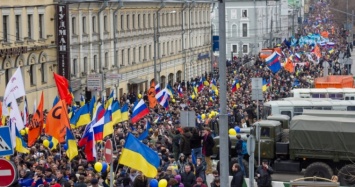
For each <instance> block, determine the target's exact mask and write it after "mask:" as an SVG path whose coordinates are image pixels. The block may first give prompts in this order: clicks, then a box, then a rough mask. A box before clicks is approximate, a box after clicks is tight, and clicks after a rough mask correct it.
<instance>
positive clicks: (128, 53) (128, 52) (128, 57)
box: [127, 49, 131, 64]
mask: <svg viewBox="0 0 355 187" xmlns="http://www.w3.org/2000/svg"><path fill="white" fill-rule="evenodd" d="M127 63H128V64H131V49H127Z"/></svg>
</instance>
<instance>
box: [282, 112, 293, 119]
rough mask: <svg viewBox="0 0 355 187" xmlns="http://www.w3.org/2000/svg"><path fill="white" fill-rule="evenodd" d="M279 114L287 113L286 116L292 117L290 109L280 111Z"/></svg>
mask: <svg viewBox="0 0 355 187" xmlns="http://www.w3.org/2000/svg"><path fill="white" fill-rule="evenodd" d="M281 114H282V115H288V117H290V119H292V115H291V111H281Z"/></svg>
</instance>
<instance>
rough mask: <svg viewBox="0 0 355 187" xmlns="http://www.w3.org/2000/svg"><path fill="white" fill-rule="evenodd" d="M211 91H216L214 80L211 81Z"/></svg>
mask: <svg viewBox="0 0 355 187" xmlns="http://www.w3.org/2000/svg"><path fill="white" fill-rule="evenodd" d="M211 89H212V90H213V91H216V90H217V83H216V80H215V79H212V81H211Z"/></svg>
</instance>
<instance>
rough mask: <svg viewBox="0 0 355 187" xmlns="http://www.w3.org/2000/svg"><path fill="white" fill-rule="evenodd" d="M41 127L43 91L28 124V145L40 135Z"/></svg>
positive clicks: (32, 143) (34, 141)
mask: <svg viewBox="0 0 355 187" xmlns="http://www.w3.org/2000/svg"><path fill="white" fill-rule="evenodd" d="M42 129H43V91H42V94H41V99H40V102H39V104H38V107H37V110H36V112H35V113H34V114H33V117H32V120H31V121H30V122H29V125H28V146H29V147H31V146H32V145H34V144H35V143H36V141H37V138H38V137H39V136H40V135H41V132H42Z"/></svg>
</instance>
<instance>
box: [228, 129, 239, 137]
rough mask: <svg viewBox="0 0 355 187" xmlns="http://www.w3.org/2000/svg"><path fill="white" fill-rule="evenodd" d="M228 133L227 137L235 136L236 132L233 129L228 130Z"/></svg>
mask: <svg viewBox="0 0 355 187" xmlns="http://www.w3.org/2000/svg"><path fill="white" fill-rule="evenodd" d="M228 133H229V135H234V136H235V135H237V131H235V129H229V131H228Z"/></svg>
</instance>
